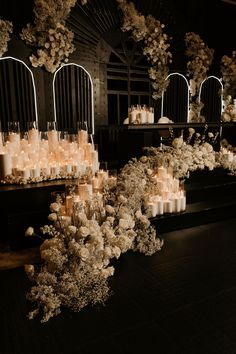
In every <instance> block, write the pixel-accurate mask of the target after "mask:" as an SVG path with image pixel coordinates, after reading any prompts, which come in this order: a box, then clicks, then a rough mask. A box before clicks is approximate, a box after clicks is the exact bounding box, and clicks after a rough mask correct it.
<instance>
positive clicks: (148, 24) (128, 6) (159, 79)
mask: <svg viewBox="0 0 236 354" xmlns="http://www.w3.org/2000/svg"><path fill="white" fill-rule="evenodd" d="M117 2H118V4H119V8H120V9H121V10H122V12H123V16H124V17H123V26H122V30H123V31H132V37H133V39H134V40H135V41H137V42H138V41H143V44H144V48H143V54H144V55H145V56H146V57H147V60H148V61H149V62H150V63H151V67H150V68H149V71H148V73H149V77H150V79H151V80H152V81H153V83H152V86H153V88H154V92H153V98H154V99H155V100H157V99H158V98H161V97H162V93H163V91H164V92H165V91H166V89H167V87H168V84H169V81H168V80H166V77H167V76H168V73H169V64H170V63H171V61H172V54H171V52H170V51H169V47H170V44H169V43H168V40H169V38H168V36H167V34H166V33H164V32H163V29H164V27H165V25H164V24H162V23H161V22H160V21H159V20H156V19H155V18H154V17H153V16H151V15H149V16H147V17H146V18H145V17H144V16H143V15H141V14H140V13H138V11H137V10H136V8H135V5H134V3H132V2H130V3H128V2H127V1H126V0H117Z"/></svg>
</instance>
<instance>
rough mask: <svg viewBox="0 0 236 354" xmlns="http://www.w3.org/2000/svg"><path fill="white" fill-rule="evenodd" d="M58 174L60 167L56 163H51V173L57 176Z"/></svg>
mask: <svg viewBox="0 0 236 354" xmlns="http://www.w3.org/2000/svg"><path fill="white" fill-rule="evenodd" d="M59 174H60V167H59V166H57V165H52V166H51V175H52V176H57V175H59Z"/></svg>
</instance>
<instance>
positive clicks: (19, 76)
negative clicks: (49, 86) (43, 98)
mask: <svg viewBox="0 0 236 354" xmlns="http://www.w3.org/2000/svg"><path fill="white" fill-rule="evenodd" d="M0 119H1V125H2V130H3V131H7V129H8V123H9V122H15V121H17V122H19V123H20V129H21V130H22V131H26V130H27V123H28V122H30V121H36V122H37V123H38V112H37V102H36V89H35V82H34V76H33V73H32V71H31V70H30V69H29V67H28V66H27V65H26V64H25V63H24V62H23V61H22V60H19V59H17V58H14V57H10V56H8V57H2V58H0Z"/></svg>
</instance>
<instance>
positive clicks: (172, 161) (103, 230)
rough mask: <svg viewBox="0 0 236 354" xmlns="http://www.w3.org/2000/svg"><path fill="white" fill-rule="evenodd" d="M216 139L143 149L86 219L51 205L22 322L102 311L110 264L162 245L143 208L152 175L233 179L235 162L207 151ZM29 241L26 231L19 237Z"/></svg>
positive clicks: (196, 137)
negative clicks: (29, 307)
mask: <svg viewBox="0 0 236 354" xmlns="http://www.w3.org/2000/svg"><path fill="white" fill-rule="evenodd" d="M216 138H217V135H216V136H214V135H213V134H212V133H208V134H204V135H203V136H200V134H198V133H195V131H194V129H192V128H190V129H189V136H188V139H187V141H184V140H183V137H179V138H175V139H174V140H173V146H168V147H167V146H163V147H162V148H146V151H147V155H146V156H142V157H141V158H140V159H132V160H131V161H129V163H128V164H127V165H125V166H124V168H123V169H122V170H121V172H120V174H119V176H118V183H117V186H116V187H114V186H113V187H108V186H107V187H106V193H105V197H104V199H105V207H103V208H101V207H100V206H99V201H98V200H96V198H95V200H94V199H93V200H92V202H86V209H87V213H85V212H84V209H82V208H81V205H80V204H76V205H74V206H73V208H74V209H73V213H72V216H71V217H70V216H66V215H65V214H64V210H63V205H62V203H61V200H60V198H58V200H57V201H56V202H54V203H52V204H51V206H50V210H51V214H50V215H49V220H51V221H52V224H50V225H45V226H43V227H42V228H41V231H42V233H43V234H46V235H47V237H48V239H46V240H45V241H44V242H43V244H42V245H41V247H40V253H41V259H42V264H41V265H36V266H34V265H26V266H25V270H26V273H27V275H28V277H29V279H30V280H31V281H32V282H33V283H34V285H33V286H32V288H31V290H30V292H29V293H28V295H27V298H28V299H29V300H30V301H31V302H33V303H35V305H36V307H35V309H34V310H33V311H31V312H30V313H29V318H30V319H31V318H34V317H35V316H36V315H37V314H41V315H42V322H46V321H48V320H49V318H51V317H53V316H56V315H58V314H59V313H60V312H61V308H62V307H67V308H69V309H71V310H73V311H80V310H81V309H82V308H83V307H85V306H87V305H89V304H92V305H95V304H104V303H105V301H106V300H107V299H108V297H109V295H110V289H109V284H108V279H109V277H110V276H112V275H113V274H114V263H112V261H113V260H114V259H117V258H119V257H120V256H121V254H122V253H125V252H127V251H128V250H133V251H139V252H142V253H144V254H145V255H152V254H154V253H155V252H157V251H160V250H161V248H162V246H163V241H162V240H160V239H159V238H158V237H157V235H156V229H155V228H154V227H153V226H152V225H151V222H150V220H149V218H150V216H151V211H150V210H149V208H146V207H145V205H146V203H145V200H146V198H147V197H148V195H149V194H150V192H151V191H152V189H153V188H154V189H156V188H157V186H156V185H155V183H156V182H155V181H154V179H153V177H152V176H153V171H154V170H155V169H157V167H160V166H165V167H171V168H172V169H173V173H174V175H175V177H178V178H186V177H188V176H189V173H190V172H192V171H196V170H199V169H200V170H202V169H204V168H208V169H209V170H213V169H214V168H216V167H223V168H227V169H228V170H229V171H230V172H231V173H232V174H235V175H236V160H235V162H234V160H233V162H232V159H231V161H229V159H228V158H227V157H226V156H225V153H223V152H222V150H221V151H220V152H215V151H214V149H213V147H212V144H213V145H214V144H215V142H216ZM226 155H227V154H226ZM88 215H89V217H88ZM95 215H96V216H97V217H96V218H94V216H95ZM33 234H34V230H33V228H32V227H29V228H28V229H27V231H26V236H32V235H33Z"/></svg>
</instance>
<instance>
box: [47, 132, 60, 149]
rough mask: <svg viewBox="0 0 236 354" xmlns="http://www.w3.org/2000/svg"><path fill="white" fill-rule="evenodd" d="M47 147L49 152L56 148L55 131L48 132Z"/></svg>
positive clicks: (56, 138)
mask: <svg viewBox="0 0 236 354" xmlns="http://www.w3.org/2000/svg"><path fill="white" fill-rule="evenodd" d="M48 147H49V150H50V151H54V150H57V148H58V132H57V131H56V130H50V131H48Z"/></svg>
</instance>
